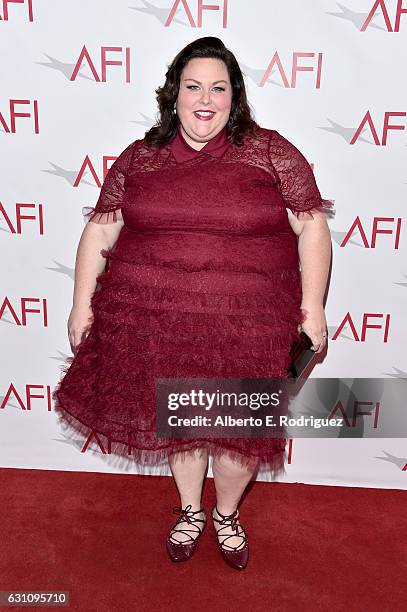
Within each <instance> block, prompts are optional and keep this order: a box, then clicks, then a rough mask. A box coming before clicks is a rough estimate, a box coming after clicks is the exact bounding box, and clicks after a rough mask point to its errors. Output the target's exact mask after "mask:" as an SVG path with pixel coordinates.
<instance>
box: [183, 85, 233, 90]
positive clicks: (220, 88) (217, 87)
mask: <svg viewBox="0 0 407 612" xmlns="http://www.w3.org/2000/svg"><path fill="white" fill-rule="evenodd" d="M191 87H198V85H187V89H191ZM214 89H218V90H219V91H225V88H224V87H220V86H215V87H214Z"/></svg>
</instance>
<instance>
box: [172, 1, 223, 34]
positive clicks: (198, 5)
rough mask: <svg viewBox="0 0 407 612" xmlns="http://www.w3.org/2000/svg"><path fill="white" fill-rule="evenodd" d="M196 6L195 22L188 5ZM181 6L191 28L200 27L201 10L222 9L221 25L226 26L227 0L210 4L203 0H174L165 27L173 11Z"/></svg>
mask: <svg viewBox="0 0 407 612" xmlns="http://www.w3.org/2000/svg"><path fill="white" fill-rule="evenodd" d="M191 5H192V6H193V7H194V8H196V14H197V22H196V23H195V21H194V18H193V16H192V10H191V8H190V6H191ZM180 7H182V8H183V9H184V11H185V14H186V16H187V17H188V21H189V23H190V25H191V27H192V28H196V27H198V28H201V27H202V13H203V11H222V13H221V14H222V27H223V28H226V27H227V20H228V0H219V2H217V3H216V4H215V3H214V2H212V4H204V0H195V1H194V2H192V1H191V0H175V2H174V4H173V6H172V9H171V11H170V14H169V15H168V19H167V21H166V22H165V24H164V25H165V27H166V28H168V27H169V25H170V24H171V22H172V20H173V19H174V16H175V13H176V11H177V10H178V8H180Z"/></svg>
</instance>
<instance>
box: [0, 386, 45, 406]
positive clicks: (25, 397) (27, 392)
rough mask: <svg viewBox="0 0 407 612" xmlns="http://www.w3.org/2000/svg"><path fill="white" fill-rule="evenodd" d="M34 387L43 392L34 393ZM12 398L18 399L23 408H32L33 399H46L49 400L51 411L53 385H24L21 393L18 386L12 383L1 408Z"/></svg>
mask: <svg viewBox="0 0 407 612" xmlns="http://www.w3.org/2000/svg"><path fill="white" fill-rule="evenodd" d="M33 389H40V390H41V391H42V393H39V394H35V393H33ZM11 398H13V399H15V400H17V403H18V404H19V406H20V408H21V410H31V402H32V400H33V399H45V400H46V402H47V410H48V412H51V387H50V386H49V385H45V386H44V385H24V391H23V392H22V393H19V392H18V391H17V389H16V387H15V386H14V385H13V384H10V386H9V388H8V389H7V391H6V394H5V396H4V397H3V401H2V402H1V404H0V409H1V408H5V407H6V404H7V403H8V401H9V400H10V399H11Z"/></svg>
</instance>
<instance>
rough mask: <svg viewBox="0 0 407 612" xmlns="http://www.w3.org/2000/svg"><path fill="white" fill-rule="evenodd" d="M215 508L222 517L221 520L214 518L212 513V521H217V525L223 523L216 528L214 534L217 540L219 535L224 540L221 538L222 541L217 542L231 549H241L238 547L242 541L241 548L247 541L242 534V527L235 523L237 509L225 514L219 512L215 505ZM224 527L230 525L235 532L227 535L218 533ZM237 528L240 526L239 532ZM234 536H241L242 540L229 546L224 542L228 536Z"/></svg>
mask: <svg viewBox="0 0 407 612" xmlns="http://www.w3.org/2000/svg"><path fill="white" fill-rule="evenodd" d="M215 510H216V512H217V513H218V514H219V516H221V517H222V520H219V519H217V518H215V517H214V516H213V513H212V519H213V521H214V522H216V523H218V524H219V525H223V526H222V527H220V528H219V529H217V530H216V535H217V536H218V540H219V536H220V537H221V538H224V540H222V543H220V542H219V544H220V545H221V546H222V547H223V546H226V547H227V548H229V549H231V550H242V548H239V547H240V546H241V544H242V543H244V545H243V548H244V547H245V545H246V543H247V536H246V535H245V534H244V529H243V527H242V526H241V525H239V524H238V523H237V518H238V516H239V510H238V509H236V510H235V511H234V512H232V513H231V514H226V515H225V514H222V513H221V512H219V510H218V508H217V507H216V506H215ZM225 527H231V528H232V529H234V530H235V532H236V533H235V534H229V535H226V534H222V533H220V532H221V531H222V529H225ZM239 528H240V532H239ZM236 536H237V537H239V538H242V540H243V542H241V543H240V544H238V545H237V546H231V545H230V544H225V542H226V540H228V539H229V538H234V537H236Z"/></svg>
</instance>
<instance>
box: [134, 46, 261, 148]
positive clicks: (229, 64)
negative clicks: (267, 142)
mask: <svg viewBox="0 0 407 612" xmlns="http://www.w3.org/2000/svg"><path fill="white" fill-rule="evenodd" d="M195 57H204V58H215V59H219V60H222V61H223V62H224V63H225V65H226V68H227V70H228V73H229V79H230V82H231V85H232V104H231V109H230V115H229V120H228V122H227V124H226V126H225V127H226V135H227V136H228V137H229V139H230V140H231V142H232V143H234V144H236V145H238V146H240V145H241V144H242V143H243V137H244V135H245V134H246V133H251V134H254V133H255V132H256V131H257V129H258V128H259V125H258V124H257V123H256V121H255V120H254V118H253V117H252V113H251V108H250V105H249V103H248V101H247V96H246V87H245V84H244V80H243V74H242V71H241V70H240V66H239V64H238V62H237V60H236V58H235V56H234V54H233V53H232V52H231V51H229V49H227V48H226V47H225V45H224V44H223V42H222V41H221V40H220V38H217V37H215V36H204V37H203V38H197V39H196V40H194V41H192V42H191V43H189V44H188V45H187V46H186V47H184V48H183V49H182V50H181V51H180V52H179V53H178V54H177V55H176V56H175V58H174V59H173V61H172V63H171V64H170V65H169V66H167V68H168V70H167V72H166V74H165V83H164V85H163V86H162V87H158V88H157V89H156V90H155V93H156V94H157V96H156V99H157V103H158V108H159V116H158V119H157V122H156V124H155V125H154V126H153V127H152V128H150V129H149V130H148V131H147V132H146V133H145V135H144V142H145V144H146V145H147V146H148V147H151V146H156V147H160V146H164V145H166V144H167V143H168V142H170V141H171V140H172V139H173V138H174V137H175V135H176V133H177V129H178V123H179V119H178V116H177V114H176V112H175V111H174V105H175V102H176V100H177V97H178V92H179V88H180V80H181V73H182V70H183V69H184V67H185V66H186V65H187V63H188V62H189V61H190V60H191V59H193V58H195Z"/></svg>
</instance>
